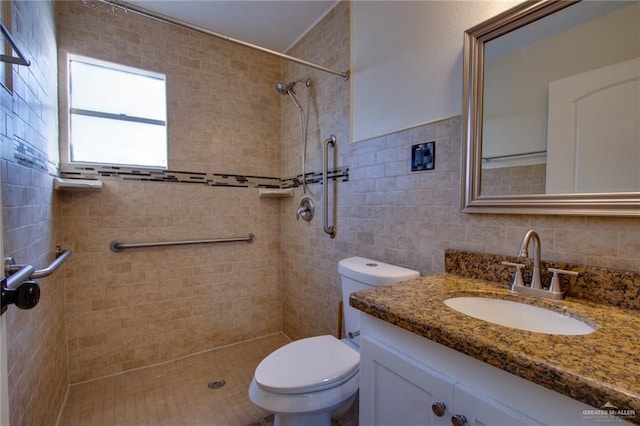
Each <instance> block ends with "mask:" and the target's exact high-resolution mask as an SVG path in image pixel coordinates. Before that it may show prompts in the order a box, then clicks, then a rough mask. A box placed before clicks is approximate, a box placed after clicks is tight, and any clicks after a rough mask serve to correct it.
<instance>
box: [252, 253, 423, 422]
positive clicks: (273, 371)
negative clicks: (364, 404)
mask: <svg viewBox="0 0 640 426" xmlns="http://www.w3.org/2000/svg"><path fill="white" fill-rule="evenodd" d="M338 272H339V273H340V275H341V280H342V298H343V309H344V318H345V330H346V332H347V334H348V335H351V336H353V337H352V338H350V339H343V340H338V339H336V338H335V337H333V336H330V335H324V336H316V337H308V338H305V339H300V340H296V341H294V342H291V343H289V344H287V345H285V346H283V347H281V348H280V349H277V350H276V351H274V352H273V353H271V354H270V355H268V356H267V357H266V358H265V359H264V360H262V362H261V363H260V364H259V365H258V367H257V368H256V371H255V373H254V377H253V380H252V381H251V384H250V385H249V398H250V399H251V401H252V402H253V403H254V404H255V405H257V406H258V407H260V408H262V409H264V410H267V411H269V412H271V413H274V414H275V419H274V426H291V425H298V426H299V425H304V426H329V425H330V424H331V419H332V418H334V417H337V416H339V415H340V414H341V413H344V412H346V411H348V410H349V408H350V407H351V405H352V404H353V403H354V401H355V400H356V398H357V395H358V387H359V374H358V372H359V366H360V353H359V342H360V340H359V337H357V335H358V334H359V333H358V331H359V329H360V327H359V326H360V316H359V311H357V310H356V309H354V308H351V307H350V306H349V295H350V294H351V293H353V292H354V291H359V290H363V289H366V288H371V287H375V286H378V285H386V284H392V283H396V282H399V281H404V280H408V279H412V278H417V277H418V276H419V273H418V272H417V271H413V270H410V269H406V268H402V267H399V266H395V265H389V264H386V263H382V262H378V261H375V260H371V259H366V258H362V257H351V258H348V259H344V260H341V261H340V262H339V264H338Z"/></svg>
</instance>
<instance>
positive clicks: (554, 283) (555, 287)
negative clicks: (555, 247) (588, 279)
mask: <svg viewBox="0 0 640 426" xmlns="http://www.w3.org/2000/svg"><path fill="white" fill-rule="evenodd" d="M547 269H548V270H549V271H551V272H553V277H551V285H550V286H549V291H550V292H551V293H554V294H562V293H563V291H562V286H561V285H560V279H559V278H558V275H560V274H564V275H578V273H577V272H576V271H567V270H565V269H556V268H547Z"/></svg>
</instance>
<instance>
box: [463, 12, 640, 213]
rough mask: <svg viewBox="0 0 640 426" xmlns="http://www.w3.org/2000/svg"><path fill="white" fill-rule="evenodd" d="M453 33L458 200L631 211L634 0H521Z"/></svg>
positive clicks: (518, 207)
mask: <svg viewBox="0 0 640 426" xmlns="http://www.w3.org/2000/svg"><path fill="white" fill-rule="evenodd" d="M464 36H465V41H464V42H465V43H464V74H463V76H464V84H463V97H464V99H463V102H464V105H463V106H464V108H463V137H464V141H465V146H464V147H463V157H462V160H463V162H462V165H463V179H462V185H463V188H462V211H464V212H469V213H483V212H484V213H520V214H565V215H599V216H600V215H603V216H611V215H613V216H640V2H639V1H598V0H594V1H565V0H561V1H558V0H534V1H526V2H524V3H522V4H519V5H517V6H516V7H514V8H512V9H510V10H507V11H505V12H503V13H501V14H499V15H497V16H495V17H493V18H491V19H489V20H487V21H485V22H483V23H481V24H479V25H476V26H475V27H473V28H471V29H469V30H467V31H466V32H465V35H464Z"/></svg>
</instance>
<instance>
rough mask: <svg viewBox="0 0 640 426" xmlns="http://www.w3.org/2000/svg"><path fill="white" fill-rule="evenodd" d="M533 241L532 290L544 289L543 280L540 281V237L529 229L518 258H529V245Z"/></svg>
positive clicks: (521, 244)
mask: <svg viewBox="0 0 640 426" xmlns="http://www.w3.org/2000/svg"><path fill="white" fill-rule="evenodd" d="M531 240H533V273H532V277H531V288H538V289H541V288H542V280H541V279H540V252H541V250H542V247H541V245H540V236H539V235H538V233H537V232H536V231H534V230H533V229H529V230H528V231H527V233H526V234H525V235H524V238H523V239H522V242H521V243H520V250H519V251H518V257H529V243H530V242H531Z"/></svg>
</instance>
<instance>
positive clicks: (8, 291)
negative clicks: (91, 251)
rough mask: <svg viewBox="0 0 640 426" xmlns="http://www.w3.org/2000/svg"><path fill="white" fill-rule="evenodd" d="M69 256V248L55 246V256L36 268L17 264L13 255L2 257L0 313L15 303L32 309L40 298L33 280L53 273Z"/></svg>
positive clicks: (38, 288)
mask: <svg viewBox="0 0 640 426" xmlns="http://www.w3.org/2000/svg"><path fill="white" fill-rule="evenodd" d="M69 256H71V250H62V249H61V248H60V247H56V258H55V260H54V261H53V262H51V264H50V265H49V266H47V267H46V268H44V269H38V270H36V269H35V268H34V267H33V265H17V264H16V261H15V259H14V258H13V257H5V258H4V273H5V275H6V278H4V277H3V278H2V279H1V282H2V285H1V286H0V287H1V290H2V292H1V293H2V304H1V305H0V315H2V314H4V313H5V312H6V310H7V309H8V307H9V305H16V306H17V307H18V308H20V309H32V308H34V307H35V306H36V305H37V304H38V301H39V300H40V287H39V286H38V283H36V282H35V281H33V280H34V279H36V278H44V277H48V276H49V275H51V274H53V273H54V272H55V271H56V270H57V269H58V268H59V267H60V265H62V264H63V263H64V261H65V260H67V259H68V258H69Z"/></svg>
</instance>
